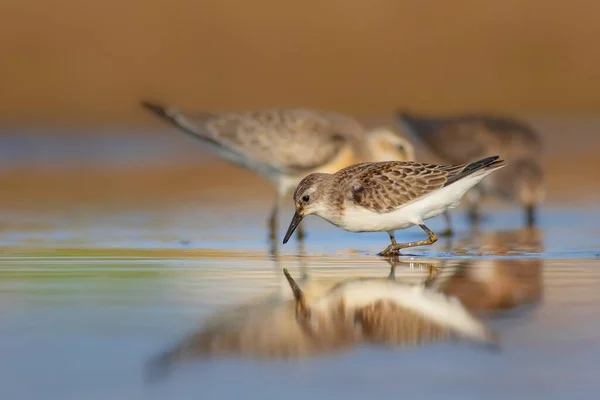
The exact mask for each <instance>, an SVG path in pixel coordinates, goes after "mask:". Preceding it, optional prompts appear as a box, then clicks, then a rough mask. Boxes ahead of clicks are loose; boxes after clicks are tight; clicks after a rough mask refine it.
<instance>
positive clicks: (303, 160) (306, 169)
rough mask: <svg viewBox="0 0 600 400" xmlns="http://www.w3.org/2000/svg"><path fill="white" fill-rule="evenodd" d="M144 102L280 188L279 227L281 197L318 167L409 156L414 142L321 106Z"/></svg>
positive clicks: (274, 213)
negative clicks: (223, 109)
mask: <svg viewBox="0 0 600 400" xmlns="http://www.w3.org/2000/svg"><path fill="white" fill-rule="evenodd" d="M142 105H143V106H144V107H145V108H147V109H149V110H150V111H152V112H153V113H154V114H156V115H158V116H159V117H160V118H162V119H164V120H166V121H168V122H170V123H171V124H173V125H175V126H176V127H178V128H179V129H180V130H182V131H183V132H185V133H187V134H189V135H191V136H193V137H194V138H197V139H200V140H201V141H202V142H204V143H205V144H206V145H207V146H209V148H211V149H212V150H214V151H215V152H216V153H217V154H218V155H219V156H221V157H222V158H224V159H226V160H228V161H230V162H233V163H234V164H237V165H240V166H242V167H245V168H247V169H249V170H251V171H254V172H255V173H257V174H259V175H261V176H263V177H264V178H266V179H267V180H268V181H269V182H271V183H272V184H273V185H274V186H275V188H276V189H277V194H278V196H277V199H276V201H275V205H274V207H273V209H272V211H271V216H270V218H269V227H270V231H271V232H270V233H271V237H272V238H275V236H276V230H277V213H278V208H279V203H280V202H281V198H282V197H283V196H285V195H286V194H287V193H289V192H290V191H291V190H292V189H293V188H295V187H296V185H297V184H298V183H299V182H300V180H301V179H302V178H303V177H304V176H306V175H308V174H310V173H313V172H335V171H338V170H339V169H341V168H343V167H346V166H348V165H352V164H355V163H358V162H361V161H387V160H407V159H409V157H414V149H413V147H412V145H411V144H410V142H408V141H407V140H406V139H404V138H402V137H401V136H400V135H399V134H398V133H397V132H395V131H392V130H390V129H386V128H378V129H374V130H371V131H367V130H366V129H365V128H364V127H363V126H362V125H361V124H359V123H358V122H357V121H356V120H354V119H353V118H351V117H348V116H345V115H341V114H336V113H331V112H324V111H316V110H303V109H267V110H261V111H251V112H240V113H219V114H213V113H207V112H195V113H185V112H180V111H177V110H175V109H172V108H165V107H162V106H159V105H157V104H153V103H148V102H143V103H142Z"/></svg>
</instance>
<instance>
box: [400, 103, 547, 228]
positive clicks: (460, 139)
mask: <svg viewBox="0 0 600 400" xmlns="http://www.w3.org/2000/svg"><path fill="white" fill-rule="evenodd" d="M398 119H399V121H400V122H401V124H402V125H403V126H404V128H405V131H406V133H409V134H411V135H412V136H413V137H415V138H417V139H418V140H420V141H421V142H423V143H424V144H425V145H426V146H427V148H428V149H429V150H431V151H432V153H434V154H435V155H436V156H437V157H438V158H440V159H441V161H443V162H445V163H468V162H471V161H474V160H478V159H480V158H482V157H486V156H489V155H492V154H500V155H501V156H502V158H503V159H504V160H505V161H506V163H507V167H506V168H504V169H503V170H501V171H498V173H496V174H493V175H492V176H490V177H489V178H488V179H486V180H485V181H483V182H482V183H481V184H479V185H478V186H477V187H476V188H475V190H472V191H471V192H470V193H469V195H470V196H471V202H470V203H471V204H470V211H469V216H470V218H471V220H472V221H473V222H475V221H477V220H478V218H479V211H478V205H479V202H480V201H481V199H480V198H477V197H483V196H485V195H492V196H496V197H499V198H502V199H504V200H508V201H515V202H518V203H519V204H520V205H521V206H523V208H524V210H525V214H526V222H527V225H529V226H531V225H534V224H535V208H536V207H537V206H538V205H539V203H540V202H541V201H542V200H543V198H544V195H545V190H544V176H543V171H542V166H541V157H540V156H541V150H542V142H541V139H540V138H539V136H538V135H537V133H536V132H535V131H534V130H533V128H531V127H530V126H529V125H527V124H525V123H524V122H521V121H517V120H514V119H510V118H506V117H498V116H490V115H480V114H478V115H456V116H449V117H432V116H431V117H426V116H420V115H414V114H410V113H406V112H399V113H398ZM477 195H479V196H477ZM467 198H468V197H467ZM445 217H446V220H447V224H448V230H447V233H451V232H452V230H451V225H450V217H449V214H448V213H446V214H445Z"/></svg>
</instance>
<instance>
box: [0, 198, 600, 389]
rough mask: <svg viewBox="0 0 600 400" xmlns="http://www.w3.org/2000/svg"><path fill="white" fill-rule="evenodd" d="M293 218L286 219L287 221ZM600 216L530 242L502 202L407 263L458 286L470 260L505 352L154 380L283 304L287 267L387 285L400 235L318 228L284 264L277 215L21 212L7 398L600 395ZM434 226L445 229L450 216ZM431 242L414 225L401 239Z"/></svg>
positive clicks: (468, 285) (225, 364) (5, 274)
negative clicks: (223, 316) (211, 323)
mask: <svg viewBox="0 0 600 400" xmlns="http://www.w3.org/2000/svg"><path fill="white" fill-rule="evenodd" d="M289 214H290V213H289V212H286V211H284V212H283V213H282V223H281V224H282V225H285V223H286V222H287V218H288V217H289V216H290V215H289ZM598 217H599V213H598V211H597V210H594V209H591V208H590V209H580V210H570V209H566V208H561V207H547V208H544V209H543V210H542V214H541V218H540V220H541V227H540V229H539V230H536V231H530V230H523V229H515V227H518V226H519V223H520V219H521V215H520V213H519V212H518V211H516V210H512V209H508V208H507V209H494V210H492V211H490V212H489V213H488V219H486V220H485V222H484V223H483V225H482V226H481V227H480V230H479V231H476V232H473V231H471V229H470V228H469V227H468V226H467V224H466V223H465V220H464V219H463V217H462V216H461V214H460V213H459V214H457V216H456V218H455V221H456V223H457V228H458V229H457V230H458V235H457V237H456V238H455V239H454V240H452V241H448V240H445V239H440V241H439V242H438V243H436V245H434V246H432V247H430V248H428V247H421V248H415V249H411V251H410V252H409V253H410V254H411V255H410V256H406V257H402V261H406V262H410V261H413V262H416V261H420V262H431V263H433V264H435V265H437V266H442V267H444V265H445V268H446V269H445V270H446V271H450V272H449V274H450V276H452V274H454V272H452V271H453V268H454V269H456V266H457V265H459V264H461V263H462V268H463V270H462V275H460V276H459V277H458V278H456V277H455V278H454V279H455V280H454V281H453V283H452V286H451V287H449V288H447V290H448V291H450V292H452V294H454V295H457V296H458V297H459V298H462V299H463V301H464V302H465V304H468V305H469V307H471V308H472V309H473V310H474V312H476V313H477V315H479V316H481V317H482V318H484V319H485V320H486V321H487V322H488V323H489V324H491V325H492V326H493V327H494V328H495V329H497V331H498V333H499V334H500V337H501V345H502V350H501V351H500V352H491V351H488V350H486V349H482V348H480V347H477V346H472V345H470V344H469V343H463V342H456V343H454V342H453V343H440V344H432V345H426V346H423V347H417V348H394V349H390V348H377V347H370V346H361V347H358V348H352V349H349V350H348V351H345V352H341V353H337V354H328V355H322V356H318V357H315V358H303V359H293V360H264V359H263V360H256V359H249V358H239V357H218V358H215V359H210V360H203V361H202V360H198V361H197V362H192V363H188V364H183V365H181V366H178V367H177V368H175V369H174V371H173V372H172V373H171V375H170V376H169V377H168V378H167V379H163V380H160V381H158V382H151V383H148V382H146V381H145V380H144V379H143V373H144V366H145V363H146V362H147V361H148V360H149V359H150V358H151V357H152V356H154V355H156V354H158V353H160V352H161V351H163V350H165V349H166V348H167V347H168V346H170V345H172V344H173V343H176V342H177V341H178V340H180V339H181V338H182V337H183V336H185V335H186V334H188V333H189V332H191V331H194V330H196V329H198V328H199V327H201V326H202V324H203V322H205V321H206V320H207V319H208V318H213V317H214V316H215V315H217V316H218V315H219V314H220V313H222V312H224V311H226V310H229V309H231V308H233V307H238V306H240V305H246V306H248V305H251V304H256V303H257V302H260V301H262V300H261V299H263V300H264V299H265V298H267V297H269V296H273V294H274V293H277V291H278V290H279V287H280V284H281V280H280V277H279V276H278V272H277V271H279V270H280V268H282V267H286V268H288V269H290V271H291V272H292V274H294V275H295V276H300V275H301V273H305V274H307V275H308V279H309V281H310V282H316V283H319V284H322V285H329V284H331V283H332V282H335V281H337V280H341V279H344V278H348V277H356V276H365V277H378V276H379V277H385V276H387V274H388V273H389V268H390V267H389V265H388V264H387V263H386V262H385V261H384V260H382V259H380V258H378V257H376V256H375V255H374V253H375V252H377V251H378V250H381V249H382V248H383V247H384V246H385V245H386V244H387V243H386V240H387V239H386V237H385V235H384V234H364V235H360V234H351V233H346V232H341V231H340V230H338V229H336V228H334V227H332V226H330V225H328V224H326V223H322V221H320V220H317V219H316V218H314V219H307V221H308V223H307V225H306V227H307V229H308V237H307V241H306V243H304V244H303V246H299V245H298V243H296V241H295V240H292V241H290V243H288V245H286V246H281V245H280V244H278V245H277V246H276V247H277V250H278V253H277V254H278V256H277V257H273V255H272V254H270V252H269V249H271V247H272V246H271V245H270V244H269V243H268V242H267V235H266V232H265V229H264V227H263V226H264V221H263V220H264V215H263V214H262V210H261V209H260V207H258V208H257V209H256V210H254V209H252V208H251V209H243V208H240V209H236V210H231V209H228V210H226V209H218V208H217V209H211V210H210V211H208V210H204V209H202V208H201V207H198V208H197V209H191V208H185V209H177V210H174V209H173V210H160V211H159V210H154V211H152V210H147V211H144V212H128V211H123V212H121V213H119V212H117V213H110V214H109V213H106V214H102V213H98V214H96V215H87V216H86V218H84V219H79V223H78V224H74V223H73V218H72V217H71V219H69V217H68V216H67V215H64V216H61V215H60V214H57V213H51V214H50V213H49V214H44V213H43V212H40V213H39V214H28V215H15V214H7V215H5V216H4V217H3V219H4V221H5V222H4V225H5V229H4V231H3V232H2V235H1V236H0V246H1V247H2V248H3V255H2V257H0V319H1V321H2V323H1V324H0V353H1V354H2V355H3V356H2V358H1V361H0V383H1V384H0V397H1V398H6V399H32V398H44V399H81V398H85V399H95V398H98V399H138V398H139V399H148V398H157V399H159V398H190V397H194V398H198V397H202V398H240V397H242V396H244V397H251V398H265V397H267V396H268V397H284V398H307V397H314V396H317V397H324V396H328V397H331V398H345V399H348V398H365V397H367V396H370V397H372V396H377V397H383V396H419V397H434V396H435V397H438V396H439V397H441V396H444V397H448V398H457V399H458V398H465V397H473V398H482V397H485V398H498V399H500V398H502V399H504V398H507V397H517V398H528V399H530V398H546V399H548V398H581V399H583V398H590V399H591V398H595V397H596V396H597V393H598V389H599V388H600V385H599V384H598V380H597V368H596V366H597V364H598V361H597V360H598V359H600V358H599V357H600V333H599V332H600V311H599V310H600V307H599V305H600V290H599V289H600V262H599V254H598V253H599V249H600V231H599V230H598V228H597V226H596V225H595V224H594V222H593V221H598V220H599V218H598ZM224 218H227V224H223V223H222V221H223V220H224ZM431 227H432V229H434V230H435V229H441V228H442V227H443V225H442V221H441V219H440V220H439V221H438V220H437V219H435V220H432V221H431ZM283 229H284V227H283V226H282V227H281V230H283ZM420 235H422V234H421V232H419V230H418V229H409V230H407V231H404V232H402V234H398V235H397V236H398V238H399V239H400V238H402V239H405V238H406V239H407V240H412V239H413V238H417V237H420ZM442 264H444V265H442ZM426 275H427V269H426V268H424V267H423V266H422V264H413V265H412V267H411V265H410V264H402V265H399V266H398V267H397V269H396V276H397V279H398V280H405V281H407V282H414V283H418V282H421V281H422V280H423V279H424V278H425V277H426Z"/></svg>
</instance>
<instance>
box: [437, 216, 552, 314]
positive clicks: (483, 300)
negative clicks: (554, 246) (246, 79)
mask: <svg viewBox="0 0 600 400" xmlns="http://www.w3.org/2000/svg"><path fill="white" fill-rule="evenodd" d="M473 241H474V242H475V243H474V244H475V246H477V248H478V249H479V250H480V251H485V252H486V253H488V255H490V254H491V255H492V257H493V256H494V255H495V256H498V255H507V254H511V253H513V252H515V251H516V252H525V251H526V252H530V253H536V254H539V253H541V252H542V251H543V235H542V232H541V231H540V230H538V229H536V228H534V227H531V228H523V229H520V230H513V231H497V232H491V233H483V234H478V235H476V236H475V237H473V238H471V239H469V241H468V242H467V243H468V244H469V245H473V243H472V242H473ZM447 264H448V265H446V266H445V268H443V269H442V270H445V271H446V272H450V271H451V272H450V276H448V277H447V279H441V280H440V281H441V282H443V283H440V284H438V287H440V290H442V291H443V292H444V293H446V294H448V295H451V296H456V297H458V298H460V299H461V301H462V302H463V304H464V305H465V307H467V308H468V309H469V310H471V311H476V312H485V313H495V312H497V311H506V310H511V309H514V308H516V307H518V306H522V305H525V306H526V305H533V304H536V303H537V302H538V301H539V300H540V298H541V296H542V292H543V281H542V271H543V260H542V259H541V258H531V257H520V258H491V257H490V258H470V259H466V260H459V261H454V262H453V263H450V262H449V263H447Z"/></svg>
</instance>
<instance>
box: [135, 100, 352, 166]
mask: <svg viewBox="0 0 600 400" xmlns="http://www.w3.org/2000/svg"><path fill="white" fill-rule="evenodd" d="M147 108H150V107H148V106H147ZM150 109H151V110H153V111H154V112H155V113H157V114H160V113H159V112H156V111H155V110H154V109H152V108H150ZM162 110H164V111H163V112H162V115H161V116H162V117H163V118H165V119H167V120H169V121H170V122H171V123H173V124H174V125H176V126H177V127H179V128H180V129H182V130H184V131H185V132H186V133H188V134H191V135H192V136H194V137H196V138H198V139H201V140H203V141H205V142H210V143H212V144H213V145H214V146H216V147H217V151H219V152H220V153H223V152H230V153H232V155H233V156H234V157H233V158H234V159H235V160H234V161H238V162H244V163H247V164H258V166H266V167H269V168H271V169H275V170H277V171H280V172H284V173H290V174H300V173H305V172H310V171H312V170H314V169H316V168H319V167H321V166H323V165H326V164H328V163H329V162H332V161H333V160H334V159H335V158H336V156H338V155H339V153H340V152H341V151H342V149H343V148H344V146H347V145H349V142H350V141H351V140H352V139H353V138H354V137H355V136H353V135H354V134H355V131H357V130H359V129H360V126H359V124H358V123H354V121H353V120H352V119H351V118H347V119H344V118H343V117H340V116H337V115H335V114H327V113H320V112H317V111H312V110H299V109H270V110H262V111H256V112H244V113H223V114H210V113H184V112H178V111H174V110H166V109H162ZM165 115H166V117H165Z"/></svg>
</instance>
